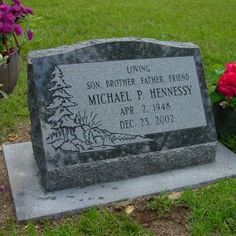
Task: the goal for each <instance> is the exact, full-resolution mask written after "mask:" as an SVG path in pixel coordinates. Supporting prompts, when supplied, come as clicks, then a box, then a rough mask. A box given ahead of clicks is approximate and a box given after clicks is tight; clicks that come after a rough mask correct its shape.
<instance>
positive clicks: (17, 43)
mask: <svg viewBox="0 0 236 236" xmlns="http://www.w3.org/2000/svg"><path fill="white" fill-rule="evenodd" d="M12 34H13V37H14V40H15V42H16V46H17V47H18V49H20V45H19V42H18V40H17V37H16V35H15V33H12Z"/></svg>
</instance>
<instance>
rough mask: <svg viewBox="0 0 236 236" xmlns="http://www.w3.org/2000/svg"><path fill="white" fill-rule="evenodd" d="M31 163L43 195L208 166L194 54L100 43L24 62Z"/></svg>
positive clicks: (144, 43) (142, 42)
mask: <svg viewBox="0 0 236 236" xmlns="http://www.w3.org/2000/svg"><path fill="white" fill-rule="evenodd" d="M28 77H29V108H30V115H31V122H32V131H31V136H32V144H33V151H34V157H35V159H36V161H37V163H38V165H39V169H40V172H41V176H42V180H43V181H42V183H43V185H44V187H45V188H46V190H49V191H53V190H58V189H63V188H68V187H73V186H86V185H90V184H95V183H100V182H110V181H117V180H120V179H127V178H132V177H137V176H142V175H148V174H154V173H158V172H162V171H166V170H171V169H176V168H183V167H187V166H192V165H198V164H204V163H209V162H212V161H214V160H215V154H216V134H215V127H214V120H213V115H212V110H211V104H210V102H209V99H208V95H207V88H206V82H205V79H204V71H203V65H202V60H201V56H200V50H199V48H198V47H197V46H196V45H194V44H192V43H176V42H161V41H157V40H153V39H137V38H122V39H102V40H94V41H88V42H85V43H80V44H76V45H72V46H65V47H61V48H57V49H48V50H41V51H34V52H32V53H30V54H29V58H28Z"/></svg>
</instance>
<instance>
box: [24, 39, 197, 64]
mask: <svg viewBox="0 0 236 236" xmlns="http://www.w3.org/2000/svg"><path fill="white" fill-rule="evenodd" d="M115 42H140V43H141V42H143V43H153V44H159V45H162V46H168V47H175V48H197V49H199V47H198V46H197V45H196V44H194V43H191V42H176V41H161V40H157V39H152V38H138V37H125V38H108V39H93V40H88V41H83V42H79V43H75V44H71V45H64V46H60V47H57V48H49V49H41V50H35V51H32V52H30V53H28V56H27V61H28V63H31V60H32V59H33V58H40V57H45V56H53V55H58V54H63V53H66V52H70V51H74V50H77V49H81V48H85V47H89V46H93V45H98V44H105V43H115Z"/></svg>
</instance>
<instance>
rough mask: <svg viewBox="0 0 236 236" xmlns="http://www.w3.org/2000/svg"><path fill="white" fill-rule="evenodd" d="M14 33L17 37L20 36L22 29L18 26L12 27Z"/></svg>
mask: <svg viewBox="0 0 236 236" xmlns="http://www.w3.org/2000/svg"><path fill="white" fill-rule="evenodd" d="M14 32H15V33H16V35H17V36H19V35H21V34H22V28H21V27H20V25H14Z"/></svg>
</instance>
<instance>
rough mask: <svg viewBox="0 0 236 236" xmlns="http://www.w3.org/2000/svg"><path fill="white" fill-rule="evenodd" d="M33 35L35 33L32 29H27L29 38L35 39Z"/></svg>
mask: <svg viewBox="0 0 236 236" xmlns="http://www.w3.org/2000/svg"><path fill="white" fill-rule="evenodd" d="M33 36H34V33H33V31H32V30H28V31H27V37H28V40H29V41H31V40H32V39H33Z"/></svg>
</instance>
